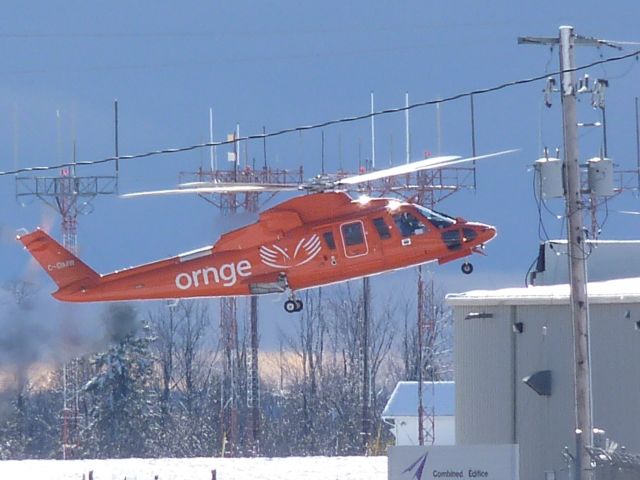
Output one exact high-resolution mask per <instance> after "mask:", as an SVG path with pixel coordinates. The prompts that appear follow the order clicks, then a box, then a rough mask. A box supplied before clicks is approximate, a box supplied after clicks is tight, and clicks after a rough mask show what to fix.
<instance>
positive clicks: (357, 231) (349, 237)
mask: <svg viewBox="0 0 640 480" xmlns="http://www.w3.org/2000/svg"><path fill="white" fill-rule="evenodd" d="M342 237H343V238H344V244H345V245H346V246H347V247H350V246H352V245H360V244H361V243H364V232H363V231H362V223H361V222H354V223H347V224H346V225H342Z"/></svg>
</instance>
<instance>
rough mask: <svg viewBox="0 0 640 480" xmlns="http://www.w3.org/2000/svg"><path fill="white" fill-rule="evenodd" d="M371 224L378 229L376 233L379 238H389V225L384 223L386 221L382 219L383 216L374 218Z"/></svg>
mask: <svg viewBox="0 0 640 480" xmlns="http://www.w3.org/2000/svg"><path fill="white" fill-rule="evenodd" d="M373 225H374V226H375V227H376V230H377V231H378V235H380V238H381V239H383V240H386V239H387V238H391V232H390V231H389V225H387V224H386V222H385V221H384V218H382V217H378V218H374V219H373Z"/></svg>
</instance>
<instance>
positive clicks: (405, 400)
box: [382, 382, 456, 418]
mask: <svg viewBox="0 0 640 480" xmlns="http://www.w3.org/2000/svg"><path fill="white" fill-rule="evenodd" d="M422 395H423V397H422V398H423V402H422V405H423V407H424V408H425V409H426V411H427V413H428V412H430V411H431V408H432V407H433V412H434V415H435V416H453V415H454V414H455V410H456V395H455V382H422ZM417 416H418V382H398V384H397V385H396V388H395V390H394V391H393V393H392V394H391V398H389V401H388V402H387V405H386V406H385V407H384V411H383V412H382V417H383V418H389V417H417Z"/></svg>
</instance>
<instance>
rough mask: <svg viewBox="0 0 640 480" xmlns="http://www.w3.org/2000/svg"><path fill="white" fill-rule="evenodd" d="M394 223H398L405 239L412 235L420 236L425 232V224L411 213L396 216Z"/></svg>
mask: <svg viewBox="0 0 640 480" xmlns="http://www.w3.org/2000/svg"><path fill="white" fill-rule="evenodd" d="M393 221H394V222H395V223H396V225H397V226H398V228H399V229H400V233H401V234H402V236H403V237H405V238H406V237H410V236H411V235H420V234H422V233H424V231H425V228H424V224H423V223H422V222H421V221H420V220H418V219H417V218H416V217H414V216H413V215H412V214H410V213H409V212H403V213H399V214H397V215H394V216H393Z"/></svg>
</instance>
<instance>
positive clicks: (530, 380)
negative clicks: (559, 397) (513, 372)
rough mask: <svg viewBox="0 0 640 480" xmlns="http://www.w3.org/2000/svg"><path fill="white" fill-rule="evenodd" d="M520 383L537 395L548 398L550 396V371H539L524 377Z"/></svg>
mask: <svg viewBox="0 0 640 480" xmlns="http://www.w3.org/2000/svg"><path fill="white" fill-rule="evenodd" d="M522 381H523V382H524V383H525V384H526V385H527V386H529V387H531V388H532V389H533V391H534V392H536V393H537V394H538V395H542V396H545V397H548V396H549V395H551V370H540V371H538V372H535V373H532V374H531V375H529V376H528V377H524V378H523V379H522Z"/></svg>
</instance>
